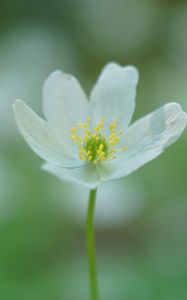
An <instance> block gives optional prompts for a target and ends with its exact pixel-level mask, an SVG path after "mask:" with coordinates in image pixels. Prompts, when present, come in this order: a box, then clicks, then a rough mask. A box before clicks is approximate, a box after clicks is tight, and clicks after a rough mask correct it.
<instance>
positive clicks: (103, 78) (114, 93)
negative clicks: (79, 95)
mask: <svg viewBox="0 0 187 300" xmlns="http://www.w3.org/2000/svg"><path fill="white" fill-rule="evenodd" d="M138 77H139V76H138V71H137V69H136V68H135V67H133V66H126V67H121V66H120V65H118V64H116V63H109V64H107V65H106V66H105V67H104V69H103V71H102V72H101V75H100V77H99V79H98V81H97V83H96V85H95V87H94V88H93V90H92V93H91V96H90V98H91V103H92V106H93V111H94V119H95V120H96V122H97V121H98V120H99V119H100V118H101V117H105V120H106V121H107V122H112V121H114V120H116V119H118V120H119V125H120V126H121V129H122V128H126V127H127V125H128V124H129V123H130V121H131V118H132V115H133V112H134V109H135V96H136V85H137V82H138Z"/></svg>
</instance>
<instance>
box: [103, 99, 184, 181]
mask: <svg viewBox="0 0 187 300" xmlns="http://www.w3.org/2000/svg"><path fill="white" fill-rule="evenodd" d="M186 122H187V115H186V113H185V112H183V111H182V109H181V106H180V105H179V104H177V103H168V104H166V105H165V106H163V107H161V108H159V109H158V110H156V111H155V112H153V113H151V114H149V115H147V116H145V117H144V118H142V119H140V120H138V121H137V122H135V123H134V124H133V125H132V126H131V127H130V128H129V129H128V131H127V133H126V136H125V144H126V145H127V146H128V150H127V151H126V152H124V153H121V154H120V155H118V157H117V158H116V159H115V160H113V161H110V162H105V163H102V164H101V165H100V166H98V167H97V169H98V172H99V174H100V176H101V179H102V180H108V179H115V178H120V177H123V176H126V175H128V174H130V173H132V172H133V171H135V170H136V169H138V168H140V167H141V166H143V165H144V164H146V163H147V162H149V161H151V160H152V159H154V158H156V157H157V156H158V155H160V154H161V153H162V152H163V151H164V150H165V148H167V147H168V146H170V145H171V144H173V143H174V142H175V141H176V140H177V139H178V138H179V136H180V135H181V134H182V132H183V130H184V128H185V127H186Z"/></svg>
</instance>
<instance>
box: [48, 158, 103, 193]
mask: <svg viewBox="0 0 187 300" xmlns="http://www.w3.org/2000/svg"><path fill="white" fill-rule="evenodd" d="M42 169H43V170H45V171H47V172H49V173H51V174H53V175H55V176H57V177H58V178H59V179H61V180H64V181H68V182H71V183H76V184H79V185H82V186H85V187H87V188H89V189H94V188H96V187H97V186H98V184H99V183H100V178H99V176H98V174H97V172H96V169H95V167H94V166H93V165H91V164H85V165H84V166H82V167H78V168H72V169H66V168H61V167H58V166H55V165H52V164H48V163H46V164H44V165H43V166H42Z"/></svg>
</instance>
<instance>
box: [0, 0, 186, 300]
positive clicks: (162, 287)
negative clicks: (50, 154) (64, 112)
mask: <svg viewBox="0 0 187 300" xmlns="http://www.w3.org/2000/svg"><path fill="white" fill-rule="evenodd" d="M111 60H112V61H117V62H119V63H121V64H124V65H125V64H134V65H136V66H137V67H138V69H139V71H140V83H139V85H138V93H137V110H136V114H135V116H134V119H137V118H138V117H140V116H142V115H144V114H147V113H148V112H150V111H152V110H154V109H156V108H157V107H159V106H161V105H163V104H164V103H166V102H168V101H178V102H179V103H180V104H181V105H182V106H183V109H184V110H186V111H187V2H186V1H185V0H184V1H182V0H175V1H174V0H173V1H169V0H162V1H161V0H160V1H158V0H147V1H146V0H121V1H120V0H93V1H91V0H82V1H81V0H80V1H79V0H77V1H76V0H72V1H71V0H66V1H63V0H53V1H48V0H37V1H36V0H32V1H27V0H25V1H24V0H14V1H13V0H12V1H11V0H0V299H3V300H13V299H14V300H16V299H19V300H26V299H27V300H88V299H89V291H88V270H87V257H86V247H85V214H86V206H87V196H88V191H87V190H84V189H83V188H80V187H78V186H71V185H69V184H65V183H63V182H60V181H58V180H57V179H56V178H53V177H52V176H50V175H48V174H47V173H44V172H43V171H41V170H40V165H41V163H42V161H41V159H39V158H38V157H37V156H36V155H35V154H34V153H33V152H32V151H31V150H30V149H29V148H28V146H27V145H26V144H25V142H24V141H23V139H22V138H21V136H20V134H19V132H18V130H17V128H16V125H15V121H14V117H13V112H12V103H13V101H14V100H15V99H16V98H22V99H24V100H25V101H26V102H27V103H28V104H29V105H30V106H31V107H32V108H33V109H34V110H35V111H36V112H37V113H39V114H41V115H42V110H41V90H42V84H43V81H44V80H45V79H46V77H47V76H48V75H49V73H50V72H51V71H53V70H55V69H62V70H63V71H65V72H68V73H72V74H74V75H75V76H77V77H78V79H79V80H80V82H81V83H82V86H83V87H84V89H85V90H86V91H87V93H89V91H90V89H91V87H92V85H93V84H94V82H95V80H96V78H97V76H98V74H99V72H100V70H101V68H102V67H103V65H104V64H105V63H107V62H108V61H111ZM186 153H187V135H186V133H184V134H183V136H182V137H181V138H180V140H179V141H178V142H177V143H176V144H175V145H173V146H172V147H171V148H170V149H168V150H167V151H166V152H165V153H164V154H163V155H162V156H161V157H159V158H158V159H156V160H155V161H153V162H151V163H149V164H148V165H146V166H145V167H143V168H142V169H140V170H138V171H137V172H135V173H134V174H132V175H130V176H129V177H127V178H124V179H122V180H119V181H116V182H113V183H110V184H103V185H102V186H101V187H100V188H99V192H98V200H97V209H96V210H97V211H96V235H97V259H98V272H99V284H100V290H101V296H102V297H101V299H102V300H114V299H115V300H150V299H151V300H185V299H187V232H186V228H187V167H186V163H187V159H186Z"/></svg>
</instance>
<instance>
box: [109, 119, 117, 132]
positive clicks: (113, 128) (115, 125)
mask: <svg viewBox="0 0 187 300" xmlns="http://www.w3.org/2000/svg"><path fill="white" fill-rule="evenodd" d="M116 128H117V122H115V121H114V122H112V123H110V131H114V130H116Z"/></svg>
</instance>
